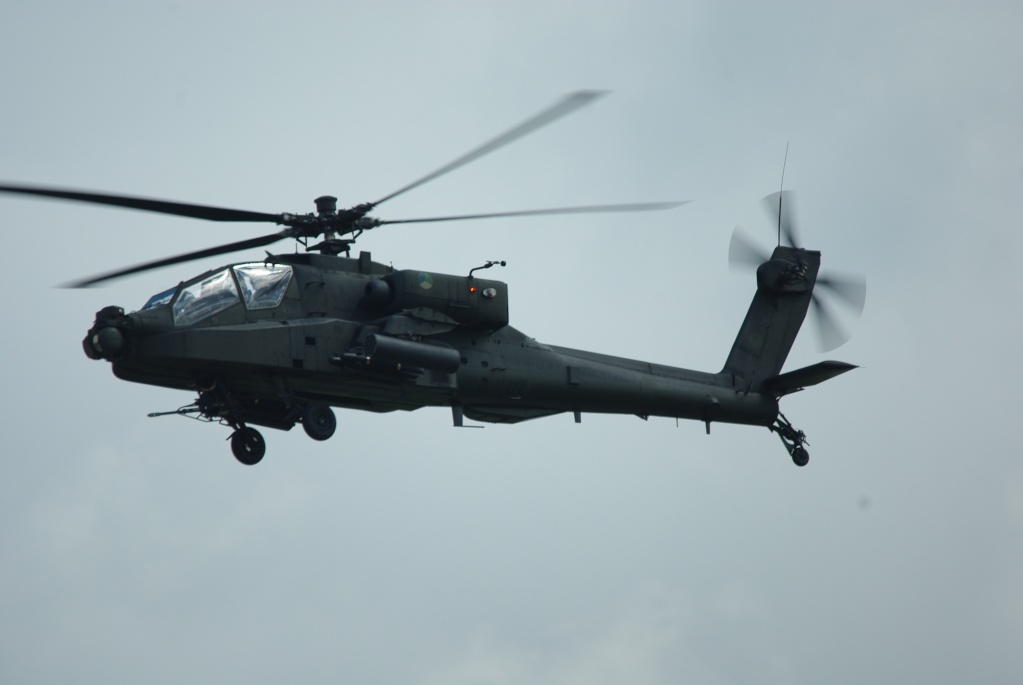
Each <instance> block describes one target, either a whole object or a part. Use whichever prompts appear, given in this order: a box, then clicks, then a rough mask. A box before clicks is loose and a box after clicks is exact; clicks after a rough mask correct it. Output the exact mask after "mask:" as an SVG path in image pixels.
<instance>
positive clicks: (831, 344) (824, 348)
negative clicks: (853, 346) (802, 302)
mask: <svg viewBox="0 0 1023 685" xmlns="http://www.w3.org/2000/svg"><path fill="white" fill-rule="evenodd" d="M810 304H812V305H814V309H815V313H816V319H817V335H818V339H819V341H820V349H821V352H830V351H831V350H833V349H835V348H836V347H841V346H842V344H843V343H845V341H846V340H848V339H849V334H848V333H846V332H845V330H843V329H842V327H841V326H839V325H838V322H837V321H836V320H835V316H834V314H832V312H831V310H830V308H828V306H827V305H826V304H824V300H822V299H821V297H820V295H818V294H817V293H814V294H813V295H812V298H811V300H810Z"/></svg>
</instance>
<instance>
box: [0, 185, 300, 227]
mask: <svg viewBox="0 0 1023 685" xmlns="http://www.w3.org/2000/svg"><path fill="white" fill-rule="evenodd" d="M0 192H4V193H14V194H18V195H38V196H40V197H52V198H56V199H59V200H73V201H75V202H89V203H92V204H97V205H111V206H114V207H125V208H127V209H141V210H142V211H145V212H157V213H159V214H174V215H176V216H187V217H191V218H193V219H207V220H209V221H267V222H271V223H280V221H281V219H282V217H281V215H279V214H265V213H263V212H249V211H246V210H242V209H225V208H223V207H209V206H207V205H193V204H187V203H184V202H170V201H168V200H152V199H148V198H143V197H128V196H125V195H106V194H104V193H91V192H84V191H81V190H65V189H60V188H40V187H34V186H10V185H0Z"/></svg>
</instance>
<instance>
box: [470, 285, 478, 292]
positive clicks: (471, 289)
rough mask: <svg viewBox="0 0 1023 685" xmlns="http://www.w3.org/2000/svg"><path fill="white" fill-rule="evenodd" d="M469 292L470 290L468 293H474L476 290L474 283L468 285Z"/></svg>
mask: <svg viewBox="0 0 1023 685" xmlns="http://www.w3.org/2000/svg"><path fill="white" fill-rule="evenodd" d="M469 292H470V293H474V292H476V286H474V285H470V286H469Z"/></svg>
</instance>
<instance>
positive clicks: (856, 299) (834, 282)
mask: <svg viewBox="0 0 1023 685" xmlns="http://www.w3.org/2000/svg"><path fill="white" fill-rule="evenodd" d="M817 285H820V286H823V287H825V288H827V289H828V290H829V291H830V292H831V293H833V294H834V295H835V296H836V297H838V298H839V299H840V300H841V301H842V302H844V303H845V304H846V305H847V306H848V307H849V308H850V309H851V310H854V311H855V312H856V315H857V316H859V315H860V314H862V313H863V305H864V304H865V303H866V301H867V281H866V279H864V278H863V277H862V276H855V275H850V274H842V275H840V276H837V275H828V276H819V277H818V278H817Z"/></svg>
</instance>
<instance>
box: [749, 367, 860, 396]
mask: <svg viewBox="0 0 1023 685" xmlns="http://www.w3.org/2000/svg"><path fill="white" fill-rule="evenodd" d="M855 368H857V367H856V365H855V364H847V363H845V362H835V361H826V362H820V363H819V364H814V365H813V366H804V367H803V368H801V369H796V370H795V371H789V372H788V373H783V374H781V375H779V376H775V377H774V378H768V379H767V380H765V381H764V384H763V386H761V388H762V390H763V391H764V392H767V393H771V394H772V395H774V396H775V397H781V396H783V395H788V394H789V393H793V392H797V391H799V390H802V389H803V388H808V387H810V386H811V385H817V384H818V383H823V382H824V381H826V380H830V379H832V378H834V377H835V376H838V375H839V374H843V373H845V372H846V371H851V370H853V369H855Z"/></svg>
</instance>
